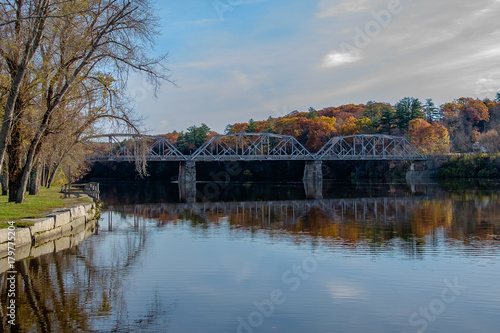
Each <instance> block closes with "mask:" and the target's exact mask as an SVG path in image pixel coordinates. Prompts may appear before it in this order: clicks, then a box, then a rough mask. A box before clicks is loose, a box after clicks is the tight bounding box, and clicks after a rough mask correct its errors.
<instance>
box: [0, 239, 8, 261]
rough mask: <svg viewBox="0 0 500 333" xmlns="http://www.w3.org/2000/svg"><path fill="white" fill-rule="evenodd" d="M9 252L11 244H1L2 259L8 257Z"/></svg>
mask: <svg viewBox="0 0 500 333" xmlns="http://www.w3.org/2000/svg"><path fill="white" fill-rule="evenodd" d="M8 252H9V243H2V244H0V258H4V257H7V256H8Z"/></svg>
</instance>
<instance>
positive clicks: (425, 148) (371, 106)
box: [165, 94, 500, 155]
mask: <svg viewBox="0 0 500 333" xmlns="http://www.w3.org/2000/svg"><path fill="white" fill-rule="evenodd" d="M499 96H500V94H499ZM499 96H497V98H496V99H495V100H489V99H486V100H484V101H481V100H477V99H472V98H459V99H456V100H453V101H451V102H448V103H444V104H443V105H441V106H440V107H437V106H435V105H434V102H433V101H432V99H427V100H426V102H425V103H423V102H421V101H420V100H419V99H417V98H413V97H405V98H403V99H401V100H400V101H399V102H398V103H396V104H395V105H391V104H389V103H383V102H374V101H369V102H367V103H366V104H359V105H354V104H347V105H342V106H339V107H326V108H324V109H322V110H315V109H313V108H309V110H308V111H306V112H299V111H292V112H290V113H289V114H287V115H285V116H281V117H275V118H273V117H269V118H268V119H267V120H253V119H250V120H249V121H248V122H246V123H236V124H230V125H227V127H226V130H225V133H224V134H234V133H245V132H246V133H276V134H281V135H290V136H293V137H294V138H296V139H297V140H298V141H299V142H300V143H302V144H303V145H304V146H305V147H306V148H307V149H308V150H309V151H311V152H317V151H318V150H319V149H321V147H323V145H324V144H325V143H326V142H327V141H328V140H329V139H330V138H332V137H333V136H349V135H357V134H388V135H395V136H404V137H406V138H407V139H408V140H410V141H411V143H412V144H413V145H414V146H415V147H416V148H417V149H419V150H420V151H421V152H422V153H424V154H438V155H439V154H447V153H449V152H450V151H451V152H465V153H466V152H472V151H473V150H474V149H480V150H481V151H487V152H489V151H491V152H496V151H498V148H497V142H498V140H499V139H498V131H500V97H499ZM193 128H195V127H191V128H190V129H191V130H192V129H193ZM189 131H190V130H189V129H188V132H187V133H183V132H181V133H175V132H174V133H171V134H167V135H166V136H165V138H167V137H168V139H170V138H172V140H175V141H177V140H178V138H177V136H179V137H180V138H183V139H184V140H186V139H188V138H189V137H191V136H192V135H191V133H189ZM206 133H207V137H208V133H209V132H206ZM211 135H214V133H213V132H212V133H211ZM205 139H206V138H205ZM200 140H201V138H200V137H199V136H197V144H195V145H193V144H189V142H183V144H184V145H186V144H189V147H190V148H194V147H195V146H197V145H199V142H200ZM478 147H479V148H478Z"/></svg>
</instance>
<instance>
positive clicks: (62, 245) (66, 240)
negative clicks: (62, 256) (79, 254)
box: [54, 237, 71, 252]
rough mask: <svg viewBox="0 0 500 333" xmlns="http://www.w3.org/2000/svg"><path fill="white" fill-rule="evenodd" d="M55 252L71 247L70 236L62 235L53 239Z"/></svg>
mask: <svg viewBox="0 0 500 333" xmlns="http://www.w3.org/2000/svg"><path fill="white" fill-rule="evenodd" d="M54 246H55V252H59V251H62V250H66V249H69V248H70V247H71V237H62V238H59V239H56V240H55V241H54Z"/></svg>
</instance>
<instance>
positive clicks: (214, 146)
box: [87, 133, 426, 162]
mask: <svg viewBox="0 0 500 333" xmlns="http://www.w3.org/2000/svg"><path fill="white" fill-rule="evenodd" d="M87 143H88V144H89V147H90V150H91V153H90V154H89V155H88V156H87V161H89V162H98V161H101V162H104V161H116V162H126V161H128V162H133V161H138V160H145V161H176V162H184V161H193V162H198V161H279V160H287V161H289V160H299V161H338V160H406V161H418V160H425V159H426V157H425V156H423V155H421V154H420V153H419V152H418V150H417V149H416V148H415V147H414V146H413V145H412V144H411V143H410V142H409V141H408V140H406V139H405V138H403V137H396V136H390V135H380V134H363V135H351V136H338V137H333V138H331V139H330V140H329V141H328V142H327V143H326V144H325V145H324V146H323V147H322V148H321V149H320V150H319V151H318V152H316V153H311V152H309V151H308V150H307V149H306V148H305V147H304V146H303V145H302V144H301V143H300V142H299V141H297V139H295V138H294V137H292V136H288V135H279V134H271V133H238V134H228V135H217V136H214V137H212V138H210V139H209V140H208V141H206V142H205V143H204V144H203V145H202V146H201V147H200V148H198V149H197V150H196V151H194V152H193V153H191V154H190V155H185V154H182V153H181V152H180V151H179V150H178V149H177V148H176V147H175V146H174V145H173V144H172V143H170V142H169V141H168V140H166V139H165V138H163V137H159V136H149V135H140V134H105V135H99V136H94V137H92V138H90V139H89V140H88V141H87Z"/></svg>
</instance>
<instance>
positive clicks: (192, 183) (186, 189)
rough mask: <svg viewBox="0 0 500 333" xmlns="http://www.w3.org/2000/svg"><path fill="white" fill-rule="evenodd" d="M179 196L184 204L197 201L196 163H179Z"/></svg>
mask: <svg viewBox="0 0 500 333" xmlns="http://www.w3.org/2000/svg"><path fill="white" fill-rule="evenodd" d="M178 183H179V196H180V200H181V201H182V202H186V203H193V202H195V201H196V163H195V162H194V161H182V162H180V163H179V179H178Z"/></svg>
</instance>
